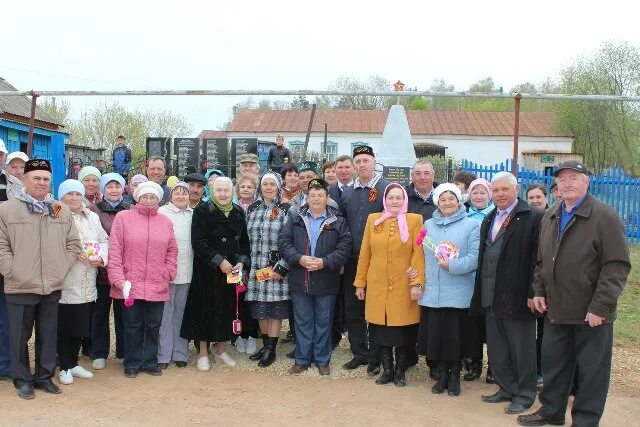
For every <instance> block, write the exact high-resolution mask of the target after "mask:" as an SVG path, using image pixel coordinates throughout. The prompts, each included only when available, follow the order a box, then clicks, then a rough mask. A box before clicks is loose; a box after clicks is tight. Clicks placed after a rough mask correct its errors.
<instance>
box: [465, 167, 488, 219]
mask: <svg viewBox="0 0 640 427" xmlns="http://www.w3.org/2000/svg"><path fill="white" fill-rule="evenodd" d="M491 197H492V194H491V183H489V181H487V180H486V179H484V178H478V179H475V180H473V181H471V184H469V201H470V202H471V206H470V207H469V209H468V210H467V216H468V217H469V218H471V219H477V220H478V221H480V222H482V220H483V219H485V218H486V216H487V215H489V213H490V212H491V211H492V210H494V209H495V205H494V204H493V200H491Z"/></svg>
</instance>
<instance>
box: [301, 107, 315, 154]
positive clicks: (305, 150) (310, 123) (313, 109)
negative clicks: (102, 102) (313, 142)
mask: <svg viewBox="0 0 640 427" xmlns="http://www.w3.org/2000/svg"><path fill="white" fill-rule="evenodd" d="M315 115H316V104H312V105H311V117H310V118H309V127H308V128H307V135H306V136H305V138H304V151H303V152H302V157H303V158H302V159H300V160H307V150H308V149H309V138H310V137H311V128H312V127H313V116H315Z"/></svg>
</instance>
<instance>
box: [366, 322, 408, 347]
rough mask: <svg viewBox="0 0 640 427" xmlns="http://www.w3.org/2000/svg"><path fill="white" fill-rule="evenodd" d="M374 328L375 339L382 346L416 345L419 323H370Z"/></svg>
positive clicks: (371, 327)
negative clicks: (389, 324) (388, 324)
mask: <svg viewBox="0 0 640 427" xmlns="http://www.w3.org/2000/svg"><path fill="white" fill-rule="evenodd" d="M369 329H370V330H371V329H373V341H374V342H375V343H376V344H377V345H379V346H382V347H406V346H411V347H415V345H416V339H417V337H418V324H417V323H416V324H415V325H407V326H385V325H375V324H373V323H369Z"/></svg>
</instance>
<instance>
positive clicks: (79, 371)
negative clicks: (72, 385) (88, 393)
mask: <svg viewBox="0 0 640 427" xmlns="http://www.w3.org/2000/svg"><path fill="white" fill-rule="evenodd" d="M69 371H70V372H71V375H73V376H74V377H78V378H84V379H89V378H93V372H90V371H87V370H86V369H84V368H83V367H82V366H80V365H78V366H76V367H75V368H72V369H69Z"/></svg>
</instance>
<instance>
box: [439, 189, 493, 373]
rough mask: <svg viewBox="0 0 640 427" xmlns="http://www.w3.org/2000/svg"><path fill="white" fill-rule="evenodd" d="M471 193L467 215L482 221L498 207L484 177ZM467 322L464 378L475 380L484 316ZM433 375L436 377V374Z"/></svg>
mask: <svg viewBox="0 0 640 427" xmlns="http://www.w3.org/2000/svg"><path fill="white" fill-rule="evenodd" d="M469 195H470V197H469V202H470V203H471V206H470V207H469V208H468V209H467V217H469V218H471V219H473V220H476V221H479V222H480V223H482V220H484V219H485V218H486V217H487V215H489V214H490V213H491V211H493V210H494V209H495V207H496V206H495V205H494V204H493V200H491V197H492V192H491V183H490V182H489V181H487V180H486V179H484V178H478V179H475V180H473V181H471V184H469ZM466 322H467V326H466V327H465V329H466V330H467V341H466V344H467V346H466V352H465V354H464V365H465V369H466V370H467V372H466V373H465V374H464V380H465V381H474V380H475V379H477V378H480V375H482V358H483V357H484V351H483V346H484V342H485V341H486V330H485V324H484V318H482V317H475V316H473V317H467V319H466ZM433 376H434V377H435V374H434V375H433ZM487 383H493V376H492V375H491V368H490V367H488V368H487Z"/></svg>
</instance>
